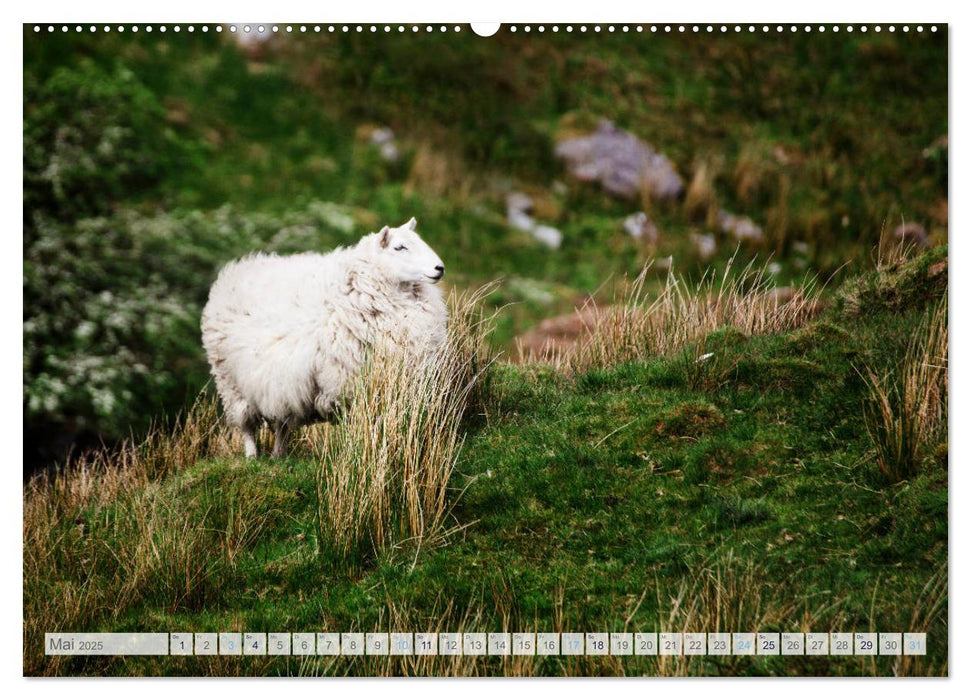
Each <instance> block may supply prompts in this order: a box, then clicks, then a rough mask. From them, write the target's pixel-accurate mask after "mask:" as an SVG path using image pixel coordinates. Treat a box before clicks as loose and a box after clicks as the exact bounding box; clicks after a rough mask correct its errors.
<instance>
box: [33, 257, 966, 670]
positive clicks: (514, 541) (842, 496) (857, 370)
mask: <svg viewBox="0 0 971 700" xmlns="http://www.w3.org/2000/svg"><path fill="white" fill-rule="evenodd" d="M898 252H899V251H898ZM947 276H948V272H947V249H946V248H943V247H942V248H937V249H934V250H932V251H929V252H926V253H923V254H920V255H916V256H914V257H912V258H910V259H907V258H906V257H900V256H896V257H884V258H881V260H880V262H879V264H878V266H877V268H876V269H871V270H870V271H867V272H865V273H862V274H861V275H858V276H854V277H852V278H850V279H848V280H847V281H846V282H845V283H844V284H842V285H840V286H839V287H836V288H833V289H831V290H829V292H828V293H827V295H826V296H825V297H824V299H823V301H821V302H819V303H813V304H807V305H804V306H802V305H801V306H799V309H802V310H803V311H801V312H800V313H799V314H790V313H788V311H787V310H786V309H787V308H788V307H785V306H784V305H783V307H780V306H779V305H778V303H777V302H775V303H772V304H769V305H766V304H767V303H768V302H767V301H766V299H767V297H765V296H763V295H761V293H760V289H759V288H754V289H750V290H748V291H740V292H739V297H738V300H737V302H733V303H734V307H733V308H735V311H732V312H730V314H729V315H728V316H725V317H720V316H717V317H716V316H711V318H712V319H713V320H711V321H710V322H709V321H706V322H705V323H699V324H697V327H698V329H699V331H698V332H697V333H695V334H693V335H691V334H689V335H687V336H685V337H684V338H683V340H682V341H679V342H672V343H669V345H668V346H667V347H666V349H665V351H664V352H660V353H659V352H655V351H654V350H653V349H652V348H653V346H651V345H650V343H649V342H648V341H649V340H650V339H651V338H654V339H655V340H657V339H661V338H670V337H672V334H673V333H674V329H675V328H681V327H684V326H685V324H690V323H691V322H693V321H696V320H697V319H699V318H701V317H702V316H705V314H708V311H709V310H710V309H711V308H712V305H713V304H715V303H716V302H718V301H719V300H724V299H725V298H726V297H725V295H724V294H719V293H718V292H717V290H715V291H714V292H712V294H709V290H706V289H703V290H701V292H699V293H698V295H697V296H696V297H694V300H693V303H690V304H686V305H684V306H681V307H677V306H676V305H675V306H672V304H674V302H665V304H662V305H660V306H657V305H656V304H655V305H654V306H650V307H648V306H646V305H641V304H638V303H637V299H636V297H635V298H634V299H633V301H632V302H630V304H629V305H628V306H626V307H622V308H626V309H627V313H625V314H620V315H618V316H617V317H616V318H617V319H618V320H617V321H616V323H618V324H624V323H627V324H630V325H628V326H615V327H614V330H617V328H622V329H623V328H626V329H627V330H628V331H629V333H628V335H629V336H630V337H635V338H638V339H639V340H638V343H636V344H635V347H634V348H633V350H630V351H624V352H620V350H619V349H618V348H616V347H615V346H612V345H604V346H602V347H600V348H599V351H598V352H597V353H593V352H588V353H587V354H586V355H585V357H598V358H599V360H598V362H597V363H595V364H589V363H588V364H586V365H582V369H578V368H580V367H581V363H579V362H573V363H571V362H570V361H568V360H569V358H561V362H560V363H558V364H557V365H556V366H552V365H541V364H528V365H512V364H507V363H503V362H499V363H494V364H492V365H490V366H489V368H488V369H487V370H486V371H485V373H484V374H479V375H477V377H478V378H477V380H476V381H475V382H474V390H473V391H472V393H471V394H470V395H469V396H467V397H464V400H466V402H467V409H466V411H465V414H464V417H463V418H462V420H461V422H460V423H455V422H454V421H453V419H452V418H449V417H447V416H446V417H443V418H440V419H437V420H440V422H439V423H434V424H431V423H430V424H429V425H433V427H434V426H439V427H434V429H433V430H432V431H431V432H432V434H430V435H429V436H427V437H426V438H425V439H426V440H429V442H427V443H426V442H421V440H419V441H418V444H419V445H420V446H425V447H427V446H428V445H429V444H438V441H439V438H440V436H441V435H442V434H444V433H443V432H442V431H445V430H447V429H449V426H458V428H459V430H460V433H461V434H462V435H464V436H465V437H464V444H463V445H462V446H461V449H460V450H459V451H458V452H457V454H456V453H451V452H449V453H441V454H439V453H436V455H435V456H433V457H432V458H430V460H428V461H425V462H421V467H422V470H423V471H421V472H420V473H422V474H425V476H426V477H428V478H429V479H430V481H429V483H431V479H432V478H433V477H434V478H437V479H438V480H437V481H435V482H434V484H437V485H439V486H441V485H442V484H446V485H447V498H446V511H445V512H446V513H447V517H446V518H445V520H444V521H442V522H440V523H439V524H438V525H435V524H434V523H431V524H428V525H427V527H426V528H425V529H422V528H419V529H418V530H417V531H411V530H407V528H404V527H403V526H400V523H402V522H404V519H405V515H407V514H408V513H413V511H410V510H408V509H409V508H411V505H409V504H408V503H406V502H405V501H401V502H400V503H399V501H397V500H394V499H391V500H389V501H388V503H390V505H386V506H382V508H383V509H384V510H382V515H384V514H388V513H390V514H391V515H392V516H394V517H397V518H400V520H395V519H394V518H392V519H391V520H390V521H387V522H391V523H392V525H394V523H395V522H398V523H399V527H398V528H397V529H394V528H392V529H391V530H390V531H389V532H390V533H391V534H390V535H389V537H388V538H387V539H386V540H384V541H383V542H378V541H377V540H376V539H374V537H373V532H374V531H373V529H368V528H367V527H365V535H364V537H363V539H360V540H358V541H357V542H358V544H359V545H361V546H360V547H358V548H357V549H354V550H353V551H350V553H348V551H349V550H346V549H345V550H340V548H339V547H338V546H337V545H339V544H340V541H339V536H338V534H337V532H336V530H335V529H333V528H332V527H329V526H322V523H325V522H326V520H322V519H321V517H322V510H321V509H322V508H325V507H328V506H329V505H331V504H332V503H333V502H334V501H333V498H334V497H333V494H332V493H331V492H329V491H327V490H326V489H324V490H322V489H321V488H320V486H321V484H322V483H323V484H326V483H328V482H327V481H326V479H327V478H329V477H328V476H327V475H328V474H329V473H330V472H329V471H328V470H330V469H331V468H332V467H333V466H334V464H336V463H337V462H335V460H336V459H338V458H344V457H347V456H348V453H347V452H346V451H341V450H342V449H344V448H341V447H340V446H342V445H344V446H350V447H349V448H348V449H351V450H352V451H353V446H354V445H355V444H357V445H358V447H359V449H361V450H364V449H365V448H366V446H367V445H368V444H370V439H371V438H370V435H368V436H365V437H364V438H356V437H355V435H356V433H355V432H354V430H355V428H354V426H355V422H354V420H352V419H349V420H348V422H346V423H343V424H341V425H338V426H336V427H333V428H329V429H322V428H318V429H315V430H308V431H305V433H304V438H303V440H302V441H301V442H300V444H299V446H298V448H297V450H296V451H295V454H294V455H293V456H291V457H290V458H288V459H286V460H284V461H272V460H268V459H261V460H259V461H255V462H246V461H244V460H243V459H242V458H241V457H240V456H239V454H240V449H239V445H238V441H237V439H236V438H234V437H233V436H232V435H230V434H227V432H226V431H225V429H224V428H223V427H222V426H221V424H220V423H219V421H218V412H217V410H216V409H215V407H214V406H213V404H212V403H211V400H209V399H206V398H204V399H203V400H202V401H201V403H199V404H197V406H196V408H195V409H194V411H193V412H192V413H190V414H189V415H188V416H187V418H186V420H185V421H184V422H183V424H182V425H181V426H179V427H177V428H176V429H175V430H174V431H173V432H172V433H171V434H169V433H157V434H156V435H155V436H154V437H153V438H152V439H151V440H149V442H147V443H145V444H144V445H142V446H141V447H138V448H132V449H129V450H127V451H125V452H123V453H121V454H118V455H110V456H108V457H106V458H105V459H104V460H101V461H99V460H98V459H96V458H92V459H89V460H87V461H81V462H80V463H79V464H76V465H75V466H74V468H73V469H70V470H67V471H65V472H63V473H62V474H61V475H60V476H57V477H54V478H51V479H46V480H45V479H40V480H36V481H34V482H33V483H32V484H31V485H30V486H29V488H27V489H26V492H25V502H24V507H25V523H24V538H25V541H24V545H25V547H24V549H25V562H24V583H25V591H24V600H25V603H24V604H25V609H24V620H25V628H24V642H25V656H24V670H25V672H26V673H28V674H56V675H60V674H81V675H97V674H109V675H114V674H119V675H121V674H149V675H154V674H175V675H181V674H188V675H197V674H202V675H208V674H233V675H235V674H241V675H247V674H255V675H263V674H394V675H398V674H407V675H411V674H428V673H455V674H523V675H531V674H544V675H545V674H551V675H559V674H591V675H600V674H607V675H616V674H626V675H640V674H652V675H653V674H677V675H681V674H732V675H750V674H753V675H760V674H772V675H775V674H779V675H788V674H809V675H837V674H847V675H887V674H905V675H910V674H913V675H940V674H946V673H947V671H948V648H947V634H948V630H947V544H948V535H947V511H948V491H947V478H948V476H947V423H946V406H947V370H946V354H947V353H946V348H947V334H946V328H947V325H946V319H947V316H946V308H947V307H946V294H947ZM662 298H663V297H662ZM653 299H654V296H653V293H652V294H649V295H648V298H647V299H646V301H648V302H651V301H653ZM467 301H468V300H467ZM473 301H474V299H473ZM473 306H474V304H473ZM464 308H465V313H464V315H462V314H460V315H459V316H458V318H459V319H460V320H462V323H465V324H466V325H462V326H460V327H457V328H453V342H458V341H460V340H463V339H464V341H465V345H462V346H461V347H460V349H459V350H458V351H456V352H457V353H458V354H457V355H456V357H459V358H462V361H463V362H467V361H468V362H471V361H472V360H474V359H475V358H477V357H480V356H481V355H480V354H479V353H480V352H485V353H486V355H488V353H489V351H488V349H487V346H485V345H483V343H484V339H483V337H482V333H484V332H485V330H487V328H486V327H485V326H475V325H468V324H469V319H470V318H474V317H475V313H474V309H471V310H470V307H469V306H468V304H467V305H466V307H464ZM648 308H650V310H647V309H648ZM709 316H710V314H709ZM705 317H706V318H707V317H708V316H705ZM642 318H651V319H663V318H668V319H669V320H667V321H664V320H661V321H657V323H656V324H655V325H651V324H643V323H640V322H639V321H637V320H636V319H642ZM746 319H749V320H748V321H747V320H746ZM751 319H761V320H759V321H758V323H754V322H751ZM772 319H776V321H775V323H776V325H775V326H773V325H772V323H773V321H772ZM780 319H781V320H780ZM638 328H640V329H645V328H650V329H653V330H646V331H644V335H643V336H637V335H636V333H634V330H636V329H638ZM609 333H610V329H606V330H605V331H603V334H601V335H599V336H598V335H596V334H594V336H593V337H592V339H591V340H590V341H589V343H591V344H596V343H598V342H600V343H602V342H603V341H604V339H609V338H610V337H612V336H610V334H609ZM928 338H937V339H938V340H937V341H935V342H934V343H932V342H931V341H929V340H928ZM642 341H643V342H642ZM941 342H942V343H943V344H942V345H941V344H940V343H941ZM638 348H639V349H638ZM709 353H711V355H709ZM700 358H706V359H700ZM456 366H461V367H466V366H467V365H466V364H461V363H460V365H456ZM476 366H477V367H481V365H476ZM915 368H931V369H932V370H933V371H932V372H930V373H929V374H925V375H921V376H922V377H923V379H920V380H919V381H910V380H908V379H907V377H908V376H910V375H911V374H912V373H913V371H914V369H915ZM377 376H381V375H377ZM460 384H462V385H463V386H466V385H465V384H464V383H461V382H460ZM881 392H882V393H881ZM399 393H400V392H399ZM364 395H367V394H366V392H365V394H361V396H364ZM395 395H397V394H395ZM356 396H357V395H356ZM881 396H883V397H885V399H886V400H885V401H883V403H881ZM356 400H358V399H355V401H356ZM385 400H390V399H388V398H387V397H385ZM423 400H427V399H423ZM355 405H356V404H355ZM880 406H888V407H889V419H888V420H887V421H885V422H882V423H881V422H880V417H879V416H880V412H879V411H876V412H875V411H874V410H871V409H874V408H878V407H880ZM352 410H353V409H352ZM352 415H353V414H352ZM365 420H367V417H366V416H365ZM409 420H410V419H409ZM406 425H413V424H412V423H406ZM342 431H343V432H342ZM392 432H393V431H392ZM898 438H899V439H898ZM354 440H359V442H357V443H355V442H354ZM901 441H903V442H904V443H906V444H907V445H912V447H913V449H910V450H909V451H908V450H907V449H903V450H901V449H896V448H898V447H899V446H900V444H901ZM908 441H909V442H908ZM321 445H323V447H322V446H321ZM328 445H330V446H331V447H327V446H328ZM334 445H337V446H338V448H340V449H336V450H335V449H333V446H334ZM416 449H424V448H423V447H419V448H416ZM328 450H330V451H328ZM394 454H398V453H394ZM410 455H412V453H411V452H408V450H407V449H406V450H405V451H404V452H402V453H401V459H402V460H403V461H402V462H401V463H400V465H399V466H401V465H403V464H405V463H406V462H407V459H408V458H409V456H410ZM350 456H351V457H353V456H354V455H353V454H350ZM394 459H397V457H394V458H393V459H392V462H391V465H392V466H394V465H395V464H397V463H396V462H394ZM402 468H403V467H402ZM361 469H362V470H363V471H362V473H364V472H366V467H361ZM392 481H393V477H392V478H391V481H389V482H388V485H378V486H377V488H378V490H379V491H380V493H382V494H386V495H387V494H390V495H391V496H395V494H399V491H400V490H401V489H405V490H406V489H407V486H406V485H401V484H397V483H392ZM381 489H385V490H383V491H382V490H381ZM395 489H398V490H395ZM400 492H401V493H403V491H400ZM328 499H330V500H328ZM364 502H365V503H367V504H373V502H372V501H364ZM368 507H370V506H368ZM424 512H426V513H427V512H428V511H424ZM362 517H363V520H362V522H371V521H369V520H367V518H369V517H371V516H370V514H367V513H366V514H364V516H362ZM382 522H385V521H382ZM367 533H371V535H370V539H369V536H368V534H367ZM416 533H417V534H416ZM341 536H342V535H341ZM340 552H343V553H340ZM500 629H506V630H510V631H520V630H527V631H528V630H534V631H544V630H550V631H624V630H626V631H655V630H657V631H667V630H674V631H699V630H702V631H718V630H723V631H726V630H727V631H745V630H751V631H756V630H758V631H831V630H832V631H865V630H872V631H891V630H894V631H896V630H899V631H926V632H927V633H928V648H929V653H928V655H927V656H926V657H924V658H918V657H908V658H892V657H869V658H861V657H790V658H786V657H777V658H759V657H749V658H741V657H726V658H724V659H718V658H716V657H698V658H691V659H689V658H686V657H682V658H667V657H657V658H644V657H641V658H625V659H620V658H617V657H583V658H577V659H567V658H564V657H553V658H546V659H542V658H530V659H524V658H518V657H509V658H507V659H504V660H503V659H498V658H494V657H491V658H490V657H477V658H469V657H466V658H461V657H460V658H458V659H452V660H450V659H448V658H446V657H438V658H434V659H431V660H416V659H400V658H393V659H391V660H388V659H384V660H374V659H364V658H361V659H357V660H351V659H346V658H342V659H336V660H334V659H331V660H329V659H326V658H321V657H315V658H310V659H305V660H301V659H299V658H296V657H290V658H285V659H272V658H266V657H264V658H246V659H242V658H228V657H209V658H205V657H202V658H187V659H180V658H130V659H123V658H97V657H90V658H69V657H46V658H45V657H44V656H43V655H42V654H41V653H40V649H41V642H42V638H43V632H44V631H50V630H71V631H85V630H91V631H94V630H99V631H124V630H132V631H135V630H138V631H145V630H156V631H178V630H187V631H195V632H201V631H293V632H296V631H355V630H360V631H374V630H388V631H396V630H410V631H423V630H427V631H495V630H500Z"/></svg>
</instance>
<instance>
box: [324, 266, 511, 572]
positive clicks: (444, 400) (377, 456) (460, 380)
mask: <svg viewBox="0 0 971 700" xmlns="http://www.w3.org/2000/svg"><path fill="white" fill-rule="evenodd" d="M492 289H493V286H492V285H488V286H487V287H484V288H481V289H479V290H477V291H475V292H472V293H466V294H461V295H454V294H453V296H452V297H451V299H450V305H451V307H452V308H451V314H450V319H451V320H450V323H449V329H448V336H447V340H446V343H445V345H444V347H443V348H442V349H441V350H440V351H439V352H438V353H437V354H436V355H434V356H433V357H430V358H428V359H427V361H424V362H418V363H416V362H414V361H413V359H411V358H409V357H407V356H405V355H403V354H402V353H400V352H395V351H391V350H387V349H384V348H377V349H376V351H375V352H374V354H372V356H371V357H370V358H369V360H368V362H367V363H366V366H365V367H364V369H363V370H362V371H361V373H360V375H359V376H358V377H357V379H356V380H355V381H354V383H353V385H352V387H351V388H350V390H349V392H348V396H347V399H346V400H347V405H348V409H347V411H346V413H345V415H344V416H343V419H342V421H341V422H340V424H339V425H338V426H337V427H336V428H335V429H334V430H333V431H331V432H330V433H329V434H328V436H327V439H325V440H323V441H321V442H319V443H318V452H317V455H316V459H317V460H318V462H319V468H318V472H317V526H318V543H319V547H320V550H321V553H322V554H324V555H325V556H328V557H330V558H332V559H334V560H335V561H337V562H340V563H342V564H344V565H347V566H349V567H350V568H355V567H356V566H358V565H359V564H361V563H363V562H364V561H370V560H373V558H374V557H375V556H377V555H379V554H383V553H390V552H394V551H396V550H399V549H401V548H402V547H404V546H406V545H408V546H410V547H413V548H414V549H415V550H420V549H421V548H422V547H424V546H433V545H435V544H438V543H440V542H441V541H442V538H443V537H444V535H445V533H446V531H447V519H448V515H449V512H450V507H451V502H450V498H449V493H448V492H449V481H450V479H451V475H452V472H453V469H454V467H455V463H456V460H457V459H458V455H459V451H460V449H461V446H462V440H463V437H462V421H463V418H464V416H465V414H466V411H467V409H468V408H469V406H470V404H471V405H478V404H479V403H481V393H482V391H483V388H482V386H481V384H482V380H483V379H484V374H485V373H486V370H487V368H488V366H489V360H488V356H487V355H486V350H485V336H486V335H487V334H488V332H489V329H490V324H489V321H488V319H486V318H485V317H483V316H482V313H481V307H482V300H483V298H484V297H485V296H486V295H488V294H489V293H490V292H491V291H492Z"/></svg>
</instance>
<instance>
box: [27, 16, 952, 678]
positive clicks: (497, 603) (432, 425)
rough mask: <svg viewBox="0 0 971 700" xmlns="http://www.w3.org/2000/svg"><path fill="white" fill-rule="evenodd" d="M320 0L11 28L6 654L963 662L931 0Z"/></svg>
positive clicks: (50, 671)
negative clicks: (17, 109)
mask: <svg viewBox="0 0 971 700" xmlns="http://www.w3.org/2000/svg"><path fill="white" fill-rule="evenodd" d="M264 11H265V19H267V20H272V19H274V18H273V14H274V8H273V7H272V6H270V5H267V6H265V7H264ZM326 12H327V10H326V8H325V7H323V6H321V7H320V8H315V10H314V12H313V13H312V14H315V15H318V16H320V17H323V19H322V20H319V19H318V21H309V20H310V19H313V17H312V16H308V17H307V20H308V21H304V22H298V21H291V22H273V21H265V22H211V23H192V22H176V21H170V22H164V23H147V22H136V23H132V22H109V21H104V20H103V19H102V20H99V21H97V22H91V21H78V19H77V18H78V17H79V16H83V14H84V12H83V11H79V12H78V13H75V14H74V15H72V16H69V17H64V18H63V19H65V20H67V19H70V20H73V21H70V22H65V21H60V22H29V21H28V22H27V23H26V24H23V26H22V27H20V28H16V29H15V31H16V32H20V34H21V35H22V36H21V37H20V38H21V39H22V41H23V234H22V235H23V267H22V269H23V424H24V432H23V435H24V467H23V674H24V675H25V676H61V677H63V676H193V677H195V676H221V677H226V676H232V677H236V676H247V677H250V676H308V677H333V676H368V677H375V676H380V677H383V676H396V677H397V676H435V677H456V676H463V677H464V676H503V677H511V676H546V677H563V676H569V677H576V676H633V677H653V676H701V677H716V676H717V677H726V676H812V677H817V676H853V677H858V676H863V677H883V676H924V677H926V676H937V677H939V676H947V675H948V674H949V665H948V663H949V654H948V640H949V627H948V615H949V602H948V565H949V558H948V503H949V500H948V376H949V368H948V275H949V272H948V270H949V262H948V261H949V255H948V238H949V230H948V212H949V204H948V196H949V194H948V193H949V188H948V181H949V167H948V153H949V150H948V130H949V127H948V108H949V105H948V85H949V83H948V75H949V73H948V62H949V53H948V52H949V43H948V37H949V26H948V24H947V23H942V22H938V23H934V22H923V23H921V22H909V23H887V22H877V21H873V22H864V21H860V22H859V23H853V24H836V23H831V22H822V23H821V22H814V23H811V24H806V23H799V24H792V23H784V24H779V23H769V22H765V21H759V22H756V21H751V20H749V21H745V22H735V23H729V22H690V23H670V22H658V21H654V22H652V21H650V16H649V15H650V8H649V7H645V8H641V9H639V10H638V11H637V13H634V14H632V18H633V19H636V18H637V17H638V16H640V18H641V19H644V20H645V21H640V22H634V21H630V22H596V21H588V22H581V23H563V22H528V23H515V22H503V23H495V24H468V23H455V22H447V23H446V22H440V21H439V22H424V23H402V22H377V21H370V22H355V23H345V22H336V21H326V17H324V15H326ZM913 12H918V13H919V12H920V8H916V9H914V10H913V11H912V12H911V14H913ZM863 14H865V12H864V13H861V15H860V16H861V18H863ZM722 15H724V12H722ZM713 18H714V15H713ZM938 18H940V16H938ZM226 19H233V17H226ZM255 19H258V18H255ZM766 19H771V17H766Z"/></svg>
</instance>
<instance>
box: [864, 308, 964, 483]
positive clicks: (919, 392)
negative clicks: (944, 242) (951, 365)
mask: <svg viewBox="0 0 971 700" xmlns="http://www.w3.org/2000/svg"><path fill="white" fill-rule="evenodd" d="M947 338H948V333H947V301H946V299H945V300H942V301H941V302H940V303H938V305H937V306H936V307H935V308H934V309H932V310H931V311H930V312H929V313H928V314H927V315H926V316H925V318H924V320H923V322H922V323H921V324H920V325H918V327H917V328H916V330H915V331H914V334H913V336H912V338H911V341H910V343H909V345H908V347H907V350H906V353H905V355H904V357H903V358H902V360H901V361H900V363H899V364H898V366H897V367H895V368H893V369H892V370H890V371H889V372H887V373H886V374H880V373H878V372H877V371H876V370H875V369H873V367H870V366H867V367H866V368H865V373H864V376H865V379H866V381H867V388H868V390H869V393H868V397H867V401H866V402H865V403H864V419H865V424H866V429H867V433H868V435H869V436H870V440H871V441H872V442H873V446H874V447H875V448H876V451H877V466H878V467H879V469H880V472H881V473H882V474H883V476H884V477H885V478H887V479H888V480H890V481H891V482H899V481H904V480H906V479H909V478H911V477H913V476H914V475H915V474H916V473H917V471H918V470H919V468H920V466H921V462H922V459H923V456H924V454H925V452H927V450H928V448H930V447H933V446H936V445H937V444H938V443H939V437H940V431H941V430H942V429H943V430H946V429H947V427H946V421H947V395H948V380H947V357H948V350H947V348H948V340H947Z"/></svg>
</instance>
